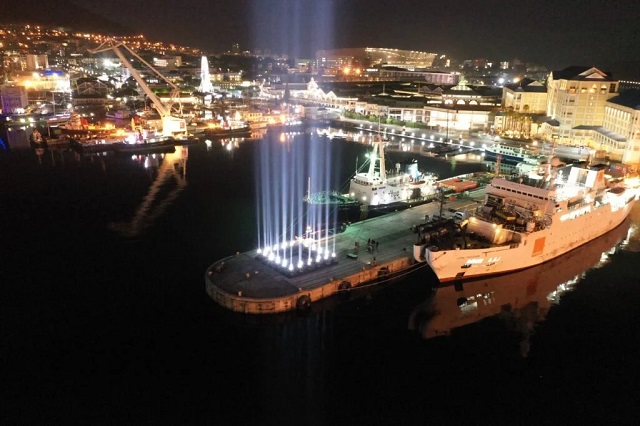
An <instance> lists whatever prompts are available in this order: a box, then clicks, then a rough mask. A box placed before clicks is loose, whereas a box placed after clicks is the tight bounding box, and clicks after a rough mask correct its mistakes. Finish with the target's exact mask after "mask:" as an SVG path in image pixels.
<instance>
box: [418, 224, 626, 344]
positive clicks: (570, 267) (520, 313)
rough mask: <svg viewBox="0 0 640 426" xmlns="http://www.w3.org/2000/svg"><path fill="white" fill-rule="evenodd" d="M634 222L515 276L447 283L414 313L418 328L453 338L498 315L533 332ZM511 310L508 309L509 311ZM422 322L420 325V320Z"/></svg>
mask: <svg viewBox="0 0 640 426" xmlns="http://www.w3.org/2000/svg"><path fill="white" fill-rule="evenodd" d="M630 224H631V220H625V221H623V223H622V224H620V226H618V227H616V228H615V229H613V230H611V231H610V232H607V233H605V234H604V235H602V236H600V237H598V238H596V239H594V240H592V241H590V242H589V243H587V244H585V245H583V246H581V247H580V248H578V249H576V250H572V251H571V252H570V253H567V254H565V255H563V256H560V257H557V258H555V259H554V260H552V261H550V262H548V263H545V264H544V265H538V266H535V267H532V268H528V269H525V270H522V271H519V272H515V273H513V274H504V275H500V276H494V277H482V278H479V279H477V280H470V281H467V282H464V283H463V284H462V285H445V286H440V287H439V288H437V289H436V292H435V294H434V295H433V297H430V298H429V299H428V300H427V301H425V303H423V304H420V305H419V306H417V307H416V309H415V310H414V313H413V314H412V318H413V321H412V322H411V323H413V324H414V328H415V329H419V330H420V331H421V333H422V335H423V337H425V338H430V337H436V336H443V335H449V334H451V332H452V330H454V329H457V328H459V327H463V326H466V325H468V324H471V323H474V322H476V321H480V320H482V319H484V318H487V317H491V316H498V315H512V316H513V319H518V318H520V319H523V320H525V321H524V323H523V325H527V327H522V328H520V327H519V328H518V329H519V330H521V331H529V327H533V326H534V324H535V323H536V322H537V321H541V320H542V319H544V318H545V316H546V314H547V312H548V311H549V309H550V308H551V306H552V305H554V304H557V303H558V302H559V299H560V297H561V295H562V293H564V292H566V291H570V290H571V289H572V288H573V286H574V285H575V284H577V283H578V282H580V280H581V278H582V277H583V276H584V273H585V272H586V271H588V270H589V269H590V268H594V267H598V266H601V265H603V264H606V263H607V262H608V261H609V255H610V254H611V253H612V252H615V251H616V250H617V248H618V247H619V246H620V243H621V242H623V241H625V240H626V238H628V235H629V230H630ZM505 308H506V309H505ZM416 320H417V321H416Z"/></svg>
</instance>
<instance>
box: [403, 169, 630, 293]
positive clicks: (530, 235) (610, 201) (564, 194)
mask: <svg viewBox="0 0 640 426" xmlns="http://www.w3.org/2000/svg"><path fill="white" fill-rule="evenodd" d="M604 172H605V166H594V167H580V166H575V165H569V166H564V167H558V168H554V169H552V170H550V172H549V173H548V174H547V176H546V177H545V178H544V179H543V180H539V181H537V182H538V183H539V184H538V185H536V186H531V185H527V184H525V183H520V182H512V181H509V180H507V179H502V178H494V179H493V180H492V181H491V183H490V184H489V185H488V186H487V187H486V195H485V201H484V204H483V205H482V206H480V207H478V208H477V209H476V210H475V212H473V214H472V215H471V217H469V218H468V219H467V220H465V221H463V222H462V223H461V224H460V225H459V226H458V225H455V224H452V223H450V224H444V225H442V226H440V227H438V228H436V229H433V228H427V229H424V231H423V232H424V235H423V237H422V239H421V241H420V242H419V243H418V244H416V245H414V257H415V259H416V260H417V261H419V262H428V263H429V265H430V266H431V268H432V269H433V271H434V272H435V274H436V275H437V276H438V279H439V280H440V282H446V281H454V280H466V279H469V278H474V277H480V276H484V275H493V274H500V273H505V272H511V271H516V270H520V269H524V268H528V267H531V266H534V265H538V264H541V263H544V262H547V261H549V260H551V259H554V258H556V257H558V256H561V255H562V254H564V253H567V252H569V251H570V250H573V249H575V248H577V247H579V246H581V245H583V244H585V243H587V242H589V241H591V240H593V239H594V238H597V237H599V236H600V235H603V234H604V233H606V232H607V231H609V230H611V229H613V228H615V227H617V226H618V225H619V224H620V223H622V221H623V220H624V219H625V218H626V217H627V215H628V214H629V212H630V211H631V208H632V207H633V204H634V203H635V201H636V198H637V197H636V194H637V191H636V190H633V189H630V188H626V187H624V186H610V185H609V183H608V182H607V180H606V178H605V174H604Z"/></svg>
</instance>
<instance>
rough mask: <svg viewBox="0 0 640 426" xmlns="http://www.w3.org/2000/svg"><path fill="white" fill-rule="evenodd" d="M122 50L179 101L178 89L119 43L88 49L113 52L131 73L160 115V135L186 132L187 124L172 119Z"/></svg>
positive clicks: (116, 41)
mask: <svg viewBox="0 0 640 426" xmlns="http://www.w3.org/2000/svg"><path fill="white" fill-rule="evenodd" d="M121 47H122V48H124V49H125V50H126V51H127V52H129V53H130V54H132V55H133V56H134V57H135V58H136V59H137V60H139V61H140V62H142V63H143V64H145V65H146V66H147V67H149V69H151V70H152V71H153V72H154V73H156V74H157V75H158V76H159V77H160V78H162V79H163V80H164V81H166V82H167V83H168V84H169V85H170V86H171V87H172V93H171V99H172V100H173V99H175V98H176V96H177V98H178V99H179V96H180V89H179V88H178V86H176V85H175V84H173V82H172V81H171V80H169V79H167V78H166V77H165V76H164V75H163V74H162V73H161V72H159V71H158V70H157V69H155V68H154V67H153V66H152V65H151V64H149V63H148V62H147V61H145V60H144V59H142V58H141V57H140V56H139V55H138V54H137V53H135V52H134V51H133V50H131V49H130V48H129V47H128V46H127V45H126V44H124V43H123V42H121V41H118V40H114V39H110V40H108V41H106V42H104V43H102V44H101V45H100V46H98V47H96V48H95V49H88V50H89V52H90V53H99V52H105V51H107V50H113V52H114V53H115V54H116V55H117V56H118V58H120V60H121V61H122V63H123V64H124V66H125V67H127V69H128V70H129V72H131V75H132V76H133V78H134V79H135V80H136V81H137V82H138V84H139V85H140V87H141V88H142V90H143V91H144V93H145V94H146V95H147V96H148V97H149V99H151V102H152V103H153V106H154V108H155V109H156V111H158V114H160V117H161V118H162V134H163V135H165V136H172V135H174V134H176V133H184V132H186V130H187V123H186V121H185V120H184V118H180V117H174V116H172V115H171V107H170V106H167V105H165V104H163V103H162V101H161V100H160V99H159V98H158V96H156V94H155V93H153V90H151V89H150V88H149V86H148V85H147V83H146V82H145V81H144V80H143V79H142V77H141V76H140V74H139V73H138V71H136V69H135V68H134V67H133V65H131V62H129V60H128V59H127V58H126V57H125V55H124V54H123V53H122V51H121V50H120V48H121Z"/></svg>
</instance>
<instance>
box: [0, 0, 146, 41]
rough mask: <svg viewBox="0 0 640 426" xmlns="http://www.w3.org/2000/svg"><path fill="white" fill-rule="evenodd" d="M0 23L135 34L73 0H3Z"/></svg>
mask: <svg viewBox="0 0 640 426" xmlns="http://www.w3.org/2000/svg"><path fill="white" fill-rule="evenodd" d="M1 1H2V3H3V4H2V6H1V7H0V10H2V11H1V12H0V23H5V24H36V25H43V26H52V27H64V28H67V29H70V30H73V31H82V32H92V33H100V34H106V35H132V34H136V32H135V31H134V30H132V29H131V28H128V27H126V26H124V25H121V24H119V23H116V22H113V21H110V20H109V19H107V18H105V17H103V16H101V15H99V14H97V13H94V12H91V11H89V10H87V9H86V8H84V7H83V6H81V5H79V4H77V3H74V2H72V1H69V0H51V1H47V0H44V1H43V0H1Z"/></svg>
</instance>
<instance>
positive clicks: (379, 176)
mask: <svg viewBox="0 0 640 426" xmlns="http://www.w3.org/2000/svg"><path fill="white" fill-rule="evenodd" d="M383 145H384V141H383V140H382V139H380V140H378V141H376V142H374V144H373V152H372V153H370V154H369V169H368V171H366V172H362V173H356V175H355V176H354V177H353V178H352V179H351V182H350V184H349V196H350V197H352V198H355V199H356V200H358V201H359V202H361V203H363V204H367V205H370V206H379V205H384V204H390V203H396V202H403V201H409V200H421V199H423V198H425V197H429V196H432V195H433V194H434V193H435V192H436V190H437V188H436V185H435V183H436V176H435V175H430V174H425V173H421V172H419V171H418V164H417V163H416V162H414V163H410V164H409V165H408V167H407V168H405V169H404V170H402V167H401V165H400V164H398V165H397V167H396V171H395V173H393V174H388V173H387V171H386V168H385V155H384V146H383ZM376 167H377V170H376Z"/></svg>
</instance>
